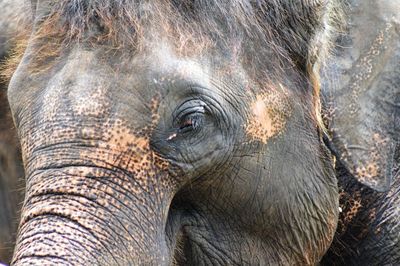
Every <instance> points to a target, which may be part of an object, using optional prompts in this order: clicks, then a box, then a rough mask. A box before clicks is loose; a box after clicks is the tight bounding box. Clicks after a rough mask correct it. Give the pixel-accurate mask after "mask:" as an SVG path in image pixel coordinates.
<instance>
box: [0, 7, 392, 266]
mask: <svg viewBox="0 0 400 266" xmlns="http://www.w3.org/2000/svg"><path fill="white" fill-rule="evenodd" d="M0 2H1V1H0ZM148 44H149V45H151V42H150V43H148ZM153 47H154V49H152V50H151V52H150V53H147V54H146V55H144V56H141V55H140V54H136V55H135V57H134V58H133V60H132V61H131V62H130V63H129V64H124V66H123V69H124V68H125V69H124V70H123V71H122V72H118V76H117V77H116V76H115V73H114V72H113V71H110V68H109V66H110V65H111V66H115V65H114V64H113V60H112V59H110V58H107V60H106V61H104V59H103V60H98V59H97V57H96V55H98V54H99V53H100V54H101V50H97V51H95V52H94V51H91V50H90V49H82V47H75V48H74V49H72V51H68V53H67V55H65V57H63V59H62V60H61V61H58V62H57V64H56V65H54V66H52V69H50V70H48V71H49V72H44V73H40V74H39V75H35V76H34V77H29V75H27V72H28V70H27V68H28V67H29V64H30V63H31V62H29V59H28V56H27V55H29V52H30V50H29V48H28V50H27V52H26V54H25V59H24V60H23V61H22V63H21V65H20V67H19V69H18V70H17V72H16V74H15V76H14V78H13V81H12V83H11V86H10V92H9V97H10V101H11V105H12V107H13V112H14V118H15V121H16V123H17V126H18V130H19V134H20V137H21V140H22V145H23V151H24V160H25V163H26V164H27V193H28V195H27V198H26V200H25V205H24V209H23V214H22V223H21V226H20V231H19V240H18V245H17V247H16V253H15V256H14V263H15V264H16V265H25V264H36V265H42V264H43V263H50V264H55V263H60V264H82V265H89V264H93V263H95V264H106V265H109V264H128V263H131V264H145V265H149V264H154V265H160V264H161V265H163V264H164V265H166V264H171V263H172V262H173V261H174V260H175V262H176V263H178V264H182V265H187V264H190V265H193V264H195V265H203V264H205V265H208V264H221V265H225V264H238V265H244V264H252V265H254V264H272V265H277V264H284V265H286V264H300V265H304V264H316V263H317V262H318V261H319V260H320V259H321V256H322V254H323V253H324V252H325V250H323V251H317V250H318V248H320V246H319V245H329V244H330V241H331V235H332V234H331V233H330V232H329V230H335V227H336V223H337V222H339V230H341V229H342V227H341V223H343V221H344V220H345V216H346V215H347V214H348V213H349V212H348V209H347V205H346V202H345V200H346V198H345V197H344V196H343V195H342V197H341V206H342V208H343V209H344V211H343V212H342V214H341V217H340V218H339V220H338V219H337V217H336V215H337V213H336V212H337V199H338V194H337V188H336V178H334V177H333V176H332V174H333V173H332V172H331V170H332V169H331V167H330V163H326V162H325V160H322V161H320V160H321V157H322V158H323V157H325V156H328V154H325V149H324V147H323V146H324V145H323V143H321V142H319V137H318V134H317V132H315V131H313V128H315V123H316V122H315V121H313V120H310V119H309V118H307V113H308V112H307V110H309V109H307V108H310V107H311V105H307V104H306V105H304V106H303V105H301V106H297V107H295V110H293V113H292V116H290V118H288V121H287V122H286V125H285V129H284V130H283V131H282V132H281V133H280V134H279V135H278V136H273V137H271V139H268V141H267V142H266V143H264V141H263V140H264V139H263V138H259V139H258V140H257V139H256V140H254V139H253V138H251V136H249V132H244V130H243V128H246V126H244V125H246V122H245V121H247V119H246V118H248V117H252V112H254V111H255V112H257V110H258V109H257V106H259V105H257V104H256V105H255V106H256V109H255V110H254V109H251V107H249V104H247V103H248V102H252V101H254V97H251V96H247V95H246V93H242V91H241V87H242V86H243V84H242V85H241V82H243V80H242V81H241V80H240V79H239V80H236V81H235V82H234V83H232V82H228V80H230V79H232V77H230V76H224V75H223V74H221V72H219V75H213V76H212V77H211V79H212V80H213V84H214V82H217V84H218V83H223V84H227V85H228V86H227V87H224V88H221V86H218V85H210V84H208V83H207V82H206V84H205V85H203V87H206V88H207V89H206V90H205V89H200V88H193V87H191V88H190V90H189V92H190V93H189V92H187V91H188V90H187V79H188V78H189V77H190V79H191V80H193V79H194V82H195V83H200V84H204V82H205V81H206V80H208V79H207V78H205V77H209V75H210V74H209V73H208V74H207V75H206V74H204V72H203V71H204V69H207V68H209V67H210V66H209V65H208V64H207V63H206V62H208V63H209V62H210V61H211V62H212V60H217V59H216V57H215V55H214V57H212V59H211V58H208V57H207V55H205V58H206V60H200V61H197V60H198V59H196V58H189V59H187V58H186V59H185V60H182V59H181V58H179V57H176V55H175V54H169V52H167V51H166V50H163V49H162V48H159V46H157V45H155V46H153ZM354 47H355V49H354V51H358V49H359V48H358V47H360V46H356V45H354ZM160 51H161V52H160ZM360 51H363V48H360ZM394 54H396V53H394ZM114 56H115V55H114ZM225 56H226V54H225ZM337 56H338V58H336V59H337V60H338V61H339V62H343V61H340V57H341V56H346V55H345V54H338V55H337ZM272 58H273V57H272ZM203 59H204V58H203ZM115 60H116V61H117V63H118V64H119V63H120V62H121V60H118V58H117V59H115ZM187 60H188V61H187ZM219 60H220V61H218V64H223V63H224V61H223V60H221V58H219ZM344 60H346V59H344ZM271 61H273V60H271ZM271 61H270V62H271ZM347 61H348V60H347ZM105 62H107V63H105ZM154 62H157V63H156V64H154ZM171 62H173V64H171ZM193 62H195V63H193ZM333 62H334V61H333ZM350 62H351V60H350ZM397 62H398V61H397ZM214 63H215V62H214ZM218 64H217V65H218ZM343 65H344V66H346V64H343ZM340 66H341V64H339V68H340ZM385 66H387V70H388V72H389V74H388V76H389V79H390V78H396V77H397V75H394V74H391V73H393V72H391V71H392V70H393V68H391V67H392V66H391V65H390V64H388V65H385ZM180 67H183V68H184V69H185V73H186V75H184V74H182V76H180V77H178V78H177V77H176V73H179V70H178V69H179V68H180ZM212 67H215V65H213V66H212ZM331 67H332V66H331ZM216 68H218V67H216ZM111 69H113V68H112V67H111ZM327 69H329V68H327ZM352 69H354V66H353V67H352ZM298 71H299V72H301V71H302V70H298ZM332 71H333V70H332ZM111 72H113V73H111ZM350 72H351V71H350ZM332 73H340V72H332ZM113 74H114V75H113ZM235 74H240V75H237V76H241V77H243V72H239V73H235ZM287 74H288V75H289V76H288V77H286V78H285V81H283V80H281V82H282V83H283V84H284V85H285V87H286V86H288V85H293V87H295V85H294V83H291V82H290V80H291V78H293V76H292V77H291V76H290V73H287ZM292 74H293V75H294V76H295V74H294V73H292ZM380 75H381V73H380V72H379V73H378V74H377V76H380ZM178 76H179V75H178ZM235 76H236V75H235ZM326 77H329V80H330V76H327V75H325V80H326V79H327V78H326ZM287 79H289V80H287ZM164 80H165V81H164ZM338 80H341V79H338ZM343 80H345V79H343ZM160 81H161V84H160ZM192 82H193V81H191V83H192ZM287 82H289V83H287ZM297 82H299V81H298V80H297ZM27 84H28V85H27ZM301 84H302V85H300V87H303V86H304V87H307V86H308V85H306V83H301ZM367 84H369V83H368V82H367ZM394 84H398V83H394ZM296 85H298V83H296ZM344 86H346V85H345V83H344V84H341V85H340V86H338V87H332V84H329V86H327V85H325V87H324V89H325V90H327V89H328V88H329V91H328V93H327V92H326V91H325V94H326V95H328V96H327V97H330V96H331V95H332V93H331V91H332V88H338V89H340V88H343V87H344ZM165 87H166V88H168V89H165ZM174 88H176V89H174ZM368 88H369V87H368ZM393 88H394V89H398V87H395V86H393ZM178 89H179V90H178ZM226 90H228V91H229V92H230V93H231V95H235V96H238V94H241V97H239V98H235V97H229V96H227V95H226ZM207 91H209V92H207ZM232 91H234V92H235V93H232ZM256 91H257V90H256ZM289 91H290V90H289ZM372 91H373V89H372ZM290 92H292V93H293V91H290ZM394 92H395V95H397V94H396V93H397V92H398V91H397V92H396V91H394ZM182 94H185V96H182ZM132 95H135V96H134V97H132ZM152 95H155V97H152ZM157 95H158V96H157ZM228 95H229V93H228ZM333 95H334V96H333V97H334V100H335V99H336V100H337V101H336V102H340V101H341V100H340V94H335V93H333ZM193 96H195V104H194V106H191V107H192V108H193V107H195V109H196V108H199V106H198V103H199V102H200V103H201V102H203V103H204V101H205V102H206V106H208V107H210V105H211V107H210V108H211V109H212V108H216V109H213V110H211V112H212V115H213V116H212V118H211V117H210V115H211V114H207V115H204V114H201V113H200V114H197V113H196V115H197V116H200V117H202V120H200V121H197V119H199V118H197V117H195V118H193V119H195V121H196V123H200V124H199V126H198V127H195V129H196V130H198V132H201V134H200V135H196V139H197V140H196V141H194V140H191V139H190V137H189V136H190V135H184V134H183V133H182V132H180V131H179V128H180V127H182V126H179V122H178V128H176V127H177V126H176V125H174V124H173V123H172V124H173V125H171V123H170V122H168V121H169V120H170V119H171V118H170V117H171V112H172V111H174V110H175V111H176V110H177V109H178V111H182V110H180V109H179V107H176V106H179V105H180V103H182V102H185V101H187V100H189V101H193V98H191V97H193ZM137 97H138V98H139V99H137ZM280 97H283V96H282V95H280ZM204 98H209V99H210V100H211V102H208V101H206V100H205V99H204ZM255 98H257V97H255ZM299 98H302V99H304V98H305V99H306V102H307V101H310V99H311V98H307V95H299V94H295V95H294V99H295V101H296V100H297V99H299ZM127 99H130V100H127ZM160 99H162V100H160ZM183 99H185V101H183ZM214 100H217V102H218V103H219V104H220V105H221V106H222V109H219V107H218V105H219V104H216V106H214V104H213V103H214ZM152 101H153V103H152V104H148V105H146V104H143V102H144V103H151V102H152ZM228 102H234V104H233V106H231V105H230V104H227V103H228ZM327 102H332V101H328V100H327V101H326V103H327ZM333 102H335V101H333ZM255 103H257V101H256V102H255ZM290 103H291V105H293V106H296V105H295V104H294V102H290ZM361 103H362V102H361ZM271 104H272V105H273V104H274V101H272V103H271ZM189 106H190V105H189ZM212 106H214V107H212ZM261 106H262V105H261ZM336 107H338V108H339V109H344V108H343V107H342V106H336ZM201 108H202V107H200V110H201ZM249 108H250V110H249ZM296 108H299V109H296ZM184 109H185V108H184ZM278 109H279V108H278ZM310 109H311V108H310ZM326 109H328V108H326ZM394 109H395V110H397V109H396V108H394ZM216 110H218V111H222V110H223V112H225V113H227V114H228V115H226V114H220V115H217V114H215V113H214V112H215V111H216ZM218 111H217V112H218ZM155 114H157V115H155ZM304 114H306V115H305V116H306V119H305V116H304ZM384 115H388V116H389V117H390V116H391V115H393V117H396V118H397V117H398V116H397V115H396V113H395V112H393V111H392V110H391V109H390V110H386V112H385V113H384ZM337 116H338V115H337ZM329 118H330V119H331V120H332V121H331V129H332V128H334V126H333V125H337V126H336V127H335V128H338V129H339V130H341V129H342V128H346V127H345V126H344V125H343V122H342V121H345V120H346V119H342V120H340V118H338V119H337V120H336V121H339V122H335V116H330V117H329ZM215 120H216V121H217V123H216V124H214V122H215ZM349 120H350V119H349ZM222 121H223V122H222ZM350 121H351V120H350ZM225 123H228V124H229V127H228V126H227V125H226V124H225ZM335 123H336V124H335ZM351 123H355V122H354V121H351ZM371 123H372V122H371ZM183 124H184V125H185V124H186V120H185V121H184V123H183ZM204 125H207V126H206V127H205V128H206V129H207V130H205V129H204V128H202V126H204ZM235 125H239V126H235ZM299 125H302V127H301V128H299ZM371 125H375V124H373V123H372V124H371ZM385 125H386V124H385ZM182 128H185V127H182ZM224 128H229V132H227V130H226V129H224ZM247 128H249V126H248V125H247ZM250 129H251V127H250ZM299 129H300V130H299ZM379 129H380V130H381V131H380V132H384V130H385V127H382V125H381V126H380V128H379ZM176 130H178V131H176ZM185 130H186V131H185V132H186V133H187V131H188V132H189V134H192V133H193V132H192V133H190V132H191V131H195V132H197V131H196V130H193V128H192V129H190V127H189V130H188V129H185ZM305 130H306V131H305ZM357 130H359V129H357V128H356V129H355V131H357ZM332 131H333V133H334V130H332ZM359 133H360V132H359ZM389 133H390V132H389ZM180 134H181V135H180ZM366 134H368V133H366ZM232 135H233V136H232ZM305 135H306V136H307V137H306V136H305ZM210 136H212V138H213V141H212V142H210V141H209V140H207V138H210ZM252 136H253V137H254V135H252ZM352 136H353V134H350V135H349V138H350V139H351V137H352ZM388 136H389V137H393V139H395V134H394V133H393V132H392V133H390V134H389V135H388ZM336 139H337V138H336ZM171 141H173V145H172V146H173V147H171ZM340 141H342V142H344V141H349V140H347V139H345V138H343V139H340ZM302 142H304V143H306V144H307V145H302ZM328 142H329V141H328ZM248 143H250V144H248ZM391 144H392V142H389V144H388V145H391ZM247 145H248V146H247ZM319 145H322V146H321V147H320V146H319ZM328 146H330V147H331V148H332V150H334V151H335V152H336V153H337V155H338V158H340V154H341V153H344V152H345V151H343V149H342V146H341V145H340V142H339V143H338V141H337V140H336V141H335V139H333V140H332V142H330V143H329V144H328ZM310 147H311V148H310ZM207 151H209V152H207ZM212 151H214V152H212ZM316 152H317V156H316V154H315V153H316ZM205 154H206V155H205ZM227 154H228V155H227ZM385 154H386V153H383V154H382V155H385ZM180 156H182V157H181V158H180ZM235 157H240V158H241V159H239V160H238V159H235ZM182 158H183V160H182ZM204 158H206V159H204ZM221 158H222V159H221ZM282 158H284V159H282ZM397 158H398V157H397ZM165 160H167V161H168V163H169V164H168V167H166V165H165V164H164V163H165ZM397 160H398V159H397ZM160 161H163V162H164V163H161V162H160ZM354 161H355V160H352V163H354ZM149 165H150V166H149ZM171 165H172V166H174V167H172V166H171ZM349 168H350V169H349ZM308 169H311V170H308ZM322 169H324V170H322ZM321 170H322V171H321ZM336 170H337V177H338V179H339V185H340V186H341V187H342V190H343V191H345V192H346V193H350V196H352V194H351V193H358V191H361V192H362V193H361V194H362V195H363V196H362V199H363V201H362V202H363V203H364V202H367V201H368V199H372V201H371V202H372V203H371V204H370V205H367V204H365V205H363V208H362V209H358V210H359V213H356V215H357V216H356V218H355V219H353V220H350V222H349V223H347V224H346V228H345V229H346V230H344V231H345V233H342V232H338V233H337V236H336V239H335V240H334V245H333V247H332V249H331V250H329V252H328V254H327V256H326V257H325V258H324V261H323V262H324V263H326V264H328V265H331V264H335V263H336V264H342V263H343V264H344V265H348V264H351V263H353V264H356V263H357V262H360V261H362V259H364V260H365V261H368V262H372V261H373V263H375V264H378V265H382V264H390V263H393V262H396V259H397V258H398V257H396V256H398V254H399V252H398V238H396V236H398V234H396V233H394V234H393V233H392V232H393V230H396V228H398V219H397V216H398V208H397V209H396V206H398V197H396V195H398V188H399V181H398V180H399V178H398V173H397V172H396V170H393V173H394V174H393V176H394V178H393V180H394V181H392V186H391V188H390V192H387V193H385V194H379V193H378V192H375V191H373V190H372V189H369V188H368V187H366V186H365V185H362V184H359V183H357V182H355V181H354V180H353V177H352V176H351V175H350V174H349V172H351V171H352V170H351V167H349V163H347V164H346V161H345V160H344V159H343V164H341V163H338V165H337V167H336ZM309 171H310V172H309ZM322 172H325V174H322ZM396 173H397V174H396ZM353 174H354V173H353ZM380 177H381V176H380ZM383 178H387V175H384V177H383ZM381 179H382V178H375V179H374V180H375V181H376V182H377V184H379V186H375V187H374V188H375V189H377V190H383V187H384V185H383V186H382V183H381V182H380V183H379V182H378V181H379V180H381ZM365 183H367V185H370V186H373V185H374V184H371V183H368V182H365ZM343 191H342V194H344V193H343ZM335 195H336V196H335ZM347 196H348V195H347ZM351 200H353V201H354V199H353V198H352V199H351ZM368 202H369V201H368ZM374 208H375V209H374ZM327 210H328V211H327ZM373 211H375V216H370V214H371V212H373ZM328 216H330V217H329V218H328V219H327V217H328ZM371 217H373V219H372V218H371ZM332 222H333V224H334V225H333V226H332V224H331V223H332ZM360 222H362V223H363V225H365V226H364V227H362V229H363V230H365V229H367V231H366V232H367V234H366V235H367V237H365V236H364V237H362V238H357V239H354V238H353V239H351V236H353V235H354V233H355V232H358V231H357V230H358V229H360V228H359V227H358V223H360ZM396 222H397V223H396ZM370 224H372V225H373V227H372V228H371V227H369V226H370ZM379 228H380V230H382V232H384V233H382V234H374V233H373V232H375V231H374V230H373V229H376V230H377V229H379ZM368 230H369V231H368ZM363 232H365V231H363ZM318 239H320V240H321V239H322V242H319V243H318ZM343 240H344V241H347V242H346V243H348V247H349V249H347V250H345V249H340V246H338V244H337V243H341V244H343ZM376 240H378V241H376ZM313 245H314V246H313ZM396 245H397V246H396ZM359 247H361V249H360V248H359ZM392 247H394V248H392ZM323 249H325V248H323ZM360 250H361V252H360ZM377 250H379V251H380V252H377ZM337 251H339V252H343V253H342V254H346V253H345V251H349V254H346V255H344V256H343V257H342V256H340V254H338V253H337ZM336 255H339V258H340V259H338V258H337V257H335V256H336ZM370 259H371V260H370ZM372 259H373V260H372Z"/></svg>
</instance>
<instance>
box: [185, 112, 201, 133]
mask: <svg viewBox="0 0 400 266" xmlns="http://www.w3.org/2000/svg"><path fill="white" fill-rule="evenodd" d="M202 120H203V114H199V113H191V114H188V115H186V116H185V117H184V118H183V119H182V120H181V122H180V124H179V133H188V132H191V131H196V130H198V129H200V126H201V124H202V122H203V121H202Z"/></svg>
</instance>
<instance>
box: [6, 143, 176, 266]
mask: <svg viewBox="0 0 400 266" xmlns="http://www.w3.org/2000/svg"><path fill="white" fill-rule="evenodd" d="M137 144H138V143H137ZM61 146H63V145H61ZM71 149H72V148H69V150H68V151H66V150H65V148H61V149H55V148H54V146H49V149H48V150H51V154H52V155H51V156H52V157H50V156H49V152H48V151H46V149H38V152H36V153H35V154H31V155H29V154H28V155H27V156H26V158H25V164H26V168H27V194H26V198H25V202H24V207H23V209H22V218H21V223H20V228H19V233H18V239H17V245H16V248H15V253H14V258H13V265H28V264H29V265H49V264H51V265H53V264H57V263H60V264H71V265H120V264H121V265H127V264H133V265H168V264H169V263H170V261H169V260H170V258H169V257H170V256H169V251H168V250H167V244H166V237H165V225H166V220H167V216H168V208H169V204H170V202H171V199H172V197H173V192H172V191H171V189H170V187H167V186H166V185H163V184H166V183H168V182H165V181H166V179H167V178H168V171H166V170H165V169H163V166H162V163H161V162H160V160H159V159H158V158H157V156H156V155H155V154H153V153H151V152H150V150H149V149H148V147H145V146H142V147H138V145H136V146H135V147H134V146H132V149H136V151H137V150H141V153H142V156H140V157H139V156H135V154H134V153H130V156H129V160H128V159H127V157H126V158H125V159H124V158H123V157H124V156H122V155H121V154H119V157H118V160H117V159H115V158H117V157H115V156H116V154H115V153H114V152H112V151H111V150H110V149H109V150H105V149H103V150H99V147H96V149H97V150H91V148H90V147H85V150H84V151H82V149H81V148H76V149H75V150H74V151H73V152H71ZM144 150H146V153H143V151H144ZM136 155H137V154H136ZM106 157H107V158H108V159H107V160H105V158H106ZM49 158H51V159H49ZM110 158H114V159H115V160H110ZM131 160H132V162H131ZM133 161H134V162H133ZM169 184H170V182H169Z"/></svg>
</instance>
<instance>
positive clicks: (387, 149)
mask: <svg viewBox="0 0 400 266" xmlns="http://www.w3.org/2000/svg"><path fill="white" fill-rule="evenodd" d="M349 5H350V8H349V9H348V10H349V13H348V14H347V15H348V17H349V23H348V27H347V30H346V32H345V34H343V36H340V38H339V39H338V41H337V42H338V45H337V47H338V48H337V49H336V50H335V53H334V54H333V58H332V61H331V62H335V63H330V64H328V65H327V67H326V69H325V70H324V71H325V73H324V75H325V76H326V78H325V79H324V81H325V87H324V95H325V96H326V105H325V106H326V108H327V110H328V112H327V118H328V120H329V127H330V129H331V132H332V137H333V138H332V147H333V148H334V150H335V153H336V155H337V158H338V160H339V163H338V165H337V173H338V174H337V176H338V179H339V186H340V190H341V199H340V206H341V208H342V209H343V212H342V213H341V214H340V217H339V227H338V230H337V233H336V237H335V240H334V242H333V245H332V247H331V249H330V251H329V252H328V254H327V255H326V256H325V258H324V263H323V264H326V265H397V264H398V263H399V261H400V208H399V206H400V171H399V166H400V146H399V136H400V135H399V132H400V71H399V70H400V4H399V3H396V1H379V2H376V1H359V0H353V1H350V2H349ZM368 165H369V167H370V169H369V170H368ZM362 168H366V169H367V170H366V171H364V175H359V171H357V169H362ZM374 172H379V178H374V179H371V176H373V174H374ZM375 174H376V173H375ZM353 176H355V177H356V178H357V179H358V180H360V181H361V182H362V183H363V184H360V183H358V182H355V181H354V180H353V179H352V177H353ZM368 186H369V187H368ZM370 187H372V188H374V189H375V190H374V189H371V188H370ZM379 191H380V192H379Z"/></svg>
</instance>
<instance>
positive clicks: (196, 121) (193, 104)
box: [175, 100, 205, 134]
mask: <svg viewBox="0 0 400 266" xmlns="http://www.w3.org/2000/svg"><path fill="white" fill-rule="evenodd" d="M176 113H177V115H176V118H175V128H176V129H177V131H178V132H177V133H178V134H185V133H189V132H196V131H198V130H200V129H201V127H202V125H203V123H204V117H205V105H204V103H203V102H202V101H198V100H191V101H188V102H185V103H184V104H182V105H181V106H180V107H179V108H178V112H176Z"/></svg>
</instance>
